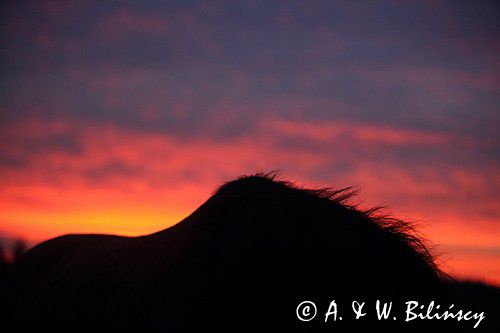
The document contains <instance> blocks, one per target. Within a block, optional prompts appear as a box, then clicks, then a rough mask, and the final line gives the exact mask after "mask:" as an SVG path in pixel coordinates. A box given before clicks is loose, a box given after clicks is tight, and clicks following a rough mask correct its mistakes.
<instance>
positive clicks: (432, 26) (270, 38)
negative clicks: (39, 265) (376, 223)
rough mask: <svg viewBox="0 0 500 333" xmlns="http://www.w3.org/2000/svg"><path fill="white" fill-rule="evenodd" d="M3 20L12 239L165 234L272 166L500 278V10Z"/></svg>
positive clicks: (4, 155)
mask: <svg viewBox="0 0 500 333" xmlns="http://www.w3.org/2000/svg"><path fill="white" fill-rule="evenodd" d="M0 6H1V8H0V38H1V46H2V50H1V52H0V66H1V73H2V75H1V76H0V239H3V240H4V241H5V240H9V239H15V238H19V237H21V238H23V239H26V240H28V241H29V242H30V243H31V244H35V243H37V242H40V241H43V240H45V239H48V238H50V237H54V236H57V235H61V234H64V233H116V234H122V235H140V234H146V233H150V232H153V231H158V230H161V229H164V228H166V227H168V226H170V225H172V224H174V223H176V222H178V221H180V220H181V219H182V218H183V217H185V216H187V215H188V214H189V213H190V212H192V211H193V210H194V209H195V208H196V207H197V206H199V205H200V204H201V203H203V202H204V201H205V200H206V199H207V198H208V197H209V196H210V195H211V194H212V193H213V191H214V190H215V189H216V187H217V186H218V185H220V184H221V183H222V182H224V181H228V180H231V179H233V178H235V177H237V176H239V175H242V174H249V173H255V172H257V171H269V170H274V169H279V170H280V171H281V172H280V175H281V177H282V178H286V179H289V180H292V181H296V182H297V183H298V184H299V185H304V186H334V187H344V186H349V185H356V186H357V187H358V188H359V189H360V194H359V197H358V200H359V202H360V204H361V206H362V207H369V206H370V205H376V204H381V203H384V204H386V205H387V206H389V207H390V211H392V212H394V214H395V215H397V216H399V217H406V218H410V219H414V220H418V221H419V223H420V225H421V229H420V230H421V231H422V233H423V234H424V236H425V237H426V238H427V239H428V240H429V241H431V242H432V243H433V244H434V246H435V251H436V252H437V253H438V254H441V256H440V258H439V262H440V264H441V265H442V266H441V267H443V268H444V269H445V270H447V271H448V272H450V273H451V274H452V275H454V276H457V277H465V278H471V279H481V280H483V281H487V282H491V283H496V284H500V190H499V188H500V116H499V113H500V111H499V110H500V108H499V106H500V5H499V4H498V2H495V1H468V2H461V1H449V2H439V1H405V2H401V3H397V2H395V1H377V2H375V1H366V2H358V1H355V2H353V1H345V2H344V1H283V2H280V1H243V2H240V1H228V2H226V1H224V2H222V1H221V2H212V1H207V2H197V1H187V0H182V1H106V2H104V1H102V2H90V1H80V0H76V1H64V2H59V1H54V2H52V1H39V2H31V1H22V2H16V1H9V2H8V3H6V2H2V5H0Z"/></svg>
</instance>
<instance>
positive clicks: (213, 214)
mask: <svg viewBox="0 0 500 333" xmlns="http://www.w3.org/2000/svg"><path fill="white" fill-rule="evenodd" d="M351 195H352V193H351V191H350V190H349V189H343V190H331V189H313V190H311V189H302V188H298V187H296V186H294V185H293V184H291V183H288V182H284V181H277V180H275V179H274V177H273V176H270V175H261V174H258V175H253V176H246V177H242V178H239V179H237V180H234V181H231V182H229V183H226V184H225V185H223V186H222V187H220V188H219V189H218V190H217V191H216V192H215V194H214V195H213V196H212V197H210V198H209V199H208V200H207V201H206V202H205V203H204V204H203V205H201V206H200V207H199V208H198V209H197V210H196V211H194V212H193V213H192V214H191V215H190V216H188V217H187V218H185V219H184V220H183V221H181V222H180V223H178V224H176V225H174V226H172V227H170V228H168V229H165V230H163V231H160V232H157V233H154V234H151V235H147V236H141V237H119V236H111V235H66V236H62V237H58V238H55V239H52V240H49V241H46V242H44V243H42V244H40V245H38V246H36V247H35V248H33V249H32V250H30V251H28V252H27V253H26V254H25V255H24V257H23V258H22V260H20V262H19V263H17V264H16V265H15V267H14V268H13V269H12V271H11V272H10V274H9V275H8V276H7V278H6V280H5V281H4V283H3V289H2V291H1V294H0V297H1V299H2V302H1V303H2V305H1V306H2V308H1V309H0V310H1V311H0V316H3V317H4V320H3V323H2V324H0V325H3V327H4V328H5V329H6V330H7V331H8V330H12V331H14V330H15V331H19V330H21V331H22V330H24V329H49V330H59V329H64V330H66V331H90V330H95V329H99V330H104V329H109V330H113V331H118V330H132V329H133V330H140V331H163V332H193V331H195V332H196V331H202V330H203V331H206V330H208V331H212V330H218V331H228V330H231V331H253V330H257V329H259V330H264V331H284V332H298V331H318V330H332V329H333V330H335V329H337V330H340V331H343V330H348V331H349V330H352V329H359V330H361V329H366V328H375V327H377V328H381V329H385V330H395V331H397V330H400V329H404V330H406V331H412V330H415V331H418V330H421V329H423V328H426V327H428V326H430V327H433V328H437V327H440V325H444V323H441V322H439V323H438V322H436V321H425V320H414V321H411V322H405V321H404V318H403V316H402V311H403V310H402V309H403V305H404V303H402V302H403V301H407V300H423V301H428V300H434V301H437V302H439V301H442V302H445V301H446V299H445V298H444V294H443V283H442V278H441V273H440V272H439V270H438V269H437V268H436V265H435V264H434V261H433V258H432V256H431V255H430V254H429V251H427V249H426V247H425V246H424V244H423V243H422V242H421V241H420V240H419V238H418V237H417V236H416V235H415V233H414V232H413V231H412V227H411V225H410V224H408V223H405V222H403V221H400V220H397V219H393V218H389V217H383V216H377V212H376V210H370V211H361V210H359V209H357V208H356V207H354V206H351V205H349V204H348V203H347V200H348V199H349V197H350V196H351ZM377 299H379V300H382V301H387V302H389V301H393V310H392V312H394V313H396V312H397V314H398V316H399V317H401V318H398V320H392V319H393V318H390V319H391V320H378V319H377V318H376V316H375V312H374V307H375V301H376V300H377ZM332 300H335V302H336V304H337V305H338V312H339V313H338V315H339V317H342V320H340V319H338V318H337V320H336V321H333V319H332V318H333V316H332V317H330V319H329V320H328V321H327V322H325V313H326V312H327V309H328V307H329V305H330V302H331V301H332ZM354 300H356V301H358V302H360V303H361V302H366V304H367V305H366V306H365V310H366V312H367V315H366V316H364V317H362V318H360V319H358V320H356V319H355V317H354V314H353V311H352V310H351V302H352V301H354ZM303 301H313V302H315V305H316V307H317V310H318V311H317V316H316V318H314V320H311V321H302V320H299V319H298V317H297V307H298V305H299V304H300V303H301V302H303ZM392 312H391V313H392ZM391 317H392V315H391ZM446 325H450V323H449V322H448V323H447V324H446Z"/></svg>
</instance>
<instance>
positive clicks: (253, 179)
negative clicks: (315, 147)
mask: <svg viewBox="0 0 500 333" xmlns="http://www.w3.org/2000/svg"><path fill="white" fill-rule="evenodd" d="M248 183H251V184H256V183H261V184H266V183H267V185H272V184H274V185H275V186H280V187H282V188H283V189H288V190H291V191H293V192H295V193H296V194H298V195H304V196H307V197H310V198H317V199H320V200H324V201H329V202H331V203H334V204H336V205H339V206H341V207H343V208H344V209H346V210H348V211H350V212H351V213H353V214H355V215H357V217H358V218H360V219H363V220H365V221H368V223H372V224H375V225H376V226H378V227H379V228H380V229H381V230H382V231H384V232H385V233H386V234H387V235H389V236H390V237H391V238H392V239H394V240H396V241H399V242H400V243H401V244H403V245H406V246H408V247H409V248H411V249H412V250H413V251H415V252H416V253H417V254H418V255H419V256H420V257H421V258H422V260H423V261H424V262H425V263H426V264H427V265H428V267H429V268H430V269H431V270H432V271H434V273H435V274H436V275H438V276H439V277H440V278H442V279H445V280H446V279H451V277H450V276H449V275H448V274H446V273H445V272H443V271H441V270H440V269H439V268H438V266H437V264H436V262H437V257H438V256H437V255H436V254H435V250H434V247H433V245H432V244H431V242H430V241H429V240H427V239H425V238H424V237H423V235H422V234H421V233H420V232H419V231H418V228H417V221H407V220H403V219H400V218H396V217H395V216H393V215H391V213H389V212H388V210H387V207H386V206H385V205H382V204H381V205H377V206H374V207H370V208H368V209H362V208H360V207H359V204H358V203H356V202H355V198H356V196H357V195H358V193H359V190H358V189H357V188H356V187H355V186H348V187H343V188H335V187H319V188H305V187H301V186H298V185H297V184H296V183H294V182H292V181H288V180H284V179H280V178H279V172H278V171H275V170H274V171H270V172H258V173H255V174H252V175H243V176H240V177H238V178H237V179H235V180H232V181H229V182H227V183H225V184H223V185H222V186H220V187H219V188H218V189H217V190H216V191H215V194H223V193H224V192H234V193H238V192H240V189H241V188H242V187H243V186H245V185H246V184H248Z"/></svg>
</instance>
